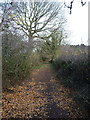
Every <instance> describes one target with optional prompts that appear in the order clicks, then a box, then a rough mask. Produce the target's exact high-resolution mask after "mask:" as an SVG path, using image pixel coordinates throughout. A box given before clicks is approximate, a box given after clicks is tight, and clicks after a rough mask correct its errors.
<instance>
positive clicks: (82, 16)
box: [58, 0, 89, 45]
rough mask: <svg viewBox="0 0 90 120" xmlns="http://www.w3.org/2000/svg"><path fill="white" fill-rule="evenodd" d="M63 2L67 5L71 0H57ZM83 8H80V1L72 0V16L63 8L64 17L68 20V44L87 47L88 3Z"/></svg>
mask: <svg viewBox="0 0 90 120" xmlns="http://www.w3.org/2000/svg"><path fill="white" fill-rule="evenodd" d="M58 1H63V2H64V1H65V2H66V4H67V5H69V3H70V2H71V0H58ZM85 1H86V2H87V4H86V5H85V6H83V7H82V6H81V0H74V3H73V8H72V14H69V9H68V8H66V7H65V10H66V16H67V18H68V29H69V32H70V34H69V38H68V42H69V44H75V45H76V44H85V45H88V1H89V0H83V2H85Z"/></svg>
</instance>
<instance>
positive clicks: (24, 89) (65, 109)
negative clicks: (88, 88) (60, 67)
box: [2, 66, 84, 119]
mask: <svg viewBox="0 0 90 120" xmlns="http://www.w3.org/2000/svg"><path fill="white" fill-rule="evenodd" d="M55 79H56V78H55V75H54V72H53V71H52V70H51V69H50V67H49V66H47V67H44V68H41V69H37V70H34V71H33V72H32V74H31V78H30V80H32V82H30V80H28V81H27V82H23V84H22V85H21V86H17V87H15V88H10V89H9V90H10V91H11V92H10V91H9V92H4V93H3V99H2V102H3V105H2V108H3V112H2V116H3V118H17V119H18V118H78V117H79V118H84V111H82V110H81V109H80V107H79V105H78V104H76V102H75V101H74V100H73V98H72V97H70V94H71V91H70V90H69V89H67V88H65V87H64V86H63V85H60V83H58V82H57V80H55Z"/></svg>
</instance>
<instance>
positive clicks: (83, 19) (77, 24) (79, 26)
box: [0, 0, 90, 45]
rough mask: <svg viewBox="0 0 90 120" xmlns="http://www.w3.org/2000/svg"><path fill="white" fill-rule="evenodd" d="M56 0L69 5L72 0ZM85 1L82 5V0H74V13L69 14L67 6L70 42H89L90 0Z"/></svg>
mask: <svg viewBox="0 0 90 120" xmlns="http://www.w3.org/2000/svg"><path fill="white" fill-rule="evenodd" d="M0 1H2V0H0ZM3 1H4V0H3ZM38 1H39V0H38ZM51 1H54V0H51ZM56 1H60V2H63V3H64V1H65V2H66V4H67V5H69V3H70V2H71V0H56ZM83 1H84V2H85V1H86V2H87V3H86V5H85V6H83V7H82V6H81V3H80V2H81V0H74V3H73V9H72V14H69V9H68V8H66V7H65V10H66V17H67V19H68V29H69V32H70V34H69V38H68V42H69V43H70V44H85V45H87V44H88V2H89V1H90V0H83Z"/></svg>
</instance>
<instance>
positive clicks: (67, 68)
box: [53, 46, 90, 102]
mask: <svg viewBox="0 0 90 120" xmlns="http://www.w3.org/2000/svg"><path fill="white" fill-rule="evenodd" d="M61 51H62V53H61V55H60V56H59V58H58V59H56V60H55V61H54V63H53V68H54V70H55V71H56V76H57V78H58V80H59V81H60V84H63V85H64V86H65V87H69V88H70V89H72V90H74V91H75V94H73V97H74V98H75V97H77V100H78V99H79V98H80V99H81V100H82V102H86V101H88V100H89V99H90V98H89V97H88V87H87V86H88V84H90V80H89V65H90V60H89V59H88V47H86V46H84V47H83V48H82V46H63V47H62V49H61ZM77 51H78V52H77ZM82 91H83V92H82ZM80 99H79V100H80Z"/></svg>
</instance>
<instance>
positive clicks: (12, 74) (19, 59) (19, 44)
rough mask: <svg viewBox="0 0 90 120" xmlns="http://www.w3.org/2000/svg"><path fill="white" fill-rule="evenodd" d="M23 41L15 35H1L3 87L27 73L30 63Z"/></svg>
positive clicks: (16, 81)
mask: <svg viewBox="0 0 90 120" xmlns="http://www.w3.org/2000/svg"><path fill="white" fill-rule="evenodd" d="M25 45H26V44H25V42H23V41H22V40H21V38H20V37H19V36H17V35H14V34H12V33H11V32H8V33H7V32H6V33H4V34H3V35H2V59H3V61H2V83H3V88H6V87H10V86H11V85H15V83H18V82H20V81H21V80H24V78H25V77H26V76H27V75H28V74H29V72H30V68H31V64H30V62H29V59H30V57H29V55H28V53H27V48H26V46H25Z"/></svg>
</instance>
